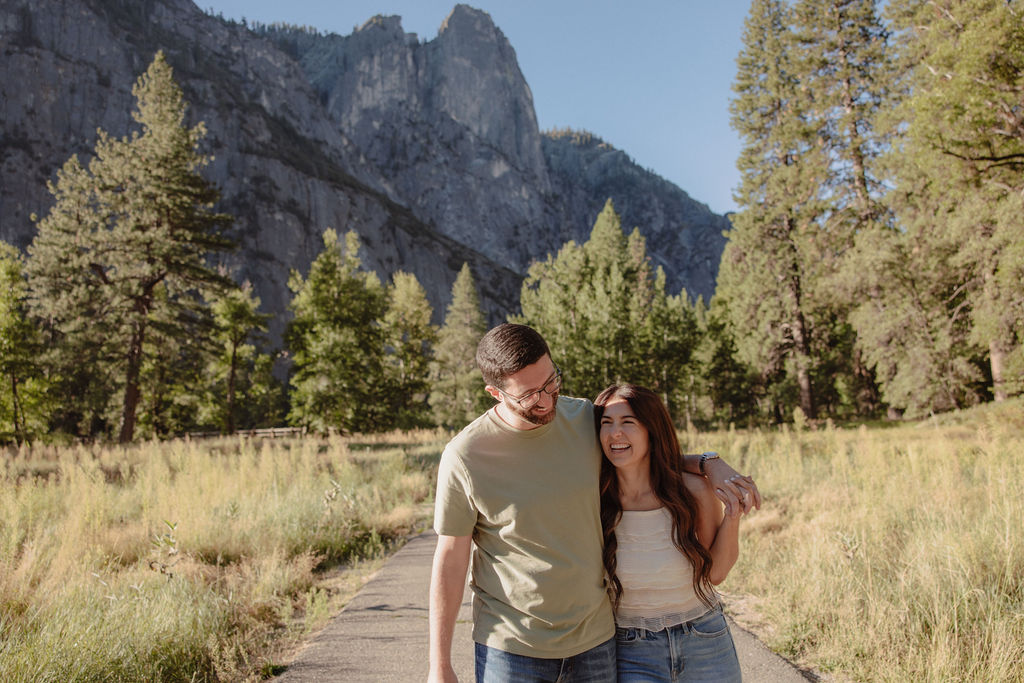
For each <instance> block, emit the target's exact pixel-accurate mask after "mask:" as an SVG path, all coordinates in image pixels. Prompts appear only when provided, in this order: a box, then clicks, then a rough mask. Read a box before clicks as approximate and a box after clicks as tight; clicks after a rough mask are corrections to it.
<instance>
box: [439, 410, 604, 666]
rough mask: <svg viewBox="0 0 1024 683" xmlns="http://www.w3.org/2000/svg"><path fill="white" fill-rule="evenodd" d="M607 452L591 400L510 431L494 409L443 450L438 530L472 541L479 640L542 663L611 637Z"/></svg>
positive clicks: (475, 632)
mask: <svg viewBox="0 0 1024 683" xmlns="http://www.w3.org/2000/svg"><path fill="white" fill-rule="evenodd" d="M601 457H602V456H601V448H600V446H599V445H598V442H597V437H596V434H595V432H594V418H593V405H592V404H591V403H590V401H586V400H583V399H576V398H567V397H561V398H559V399H558V409H557V411H556V414H555V419H554V420H552V421H551V422H550V423H548V424H546V425H543V426H541V427H537V428H536V429H531V430H519V429H514V428H512V427H510V426H508V425H507V424H505V423H504V422H503V421H502V420H501V419H500V418H498V416H497V415H496V414H495V412H494V410H493V409H492V410H489V411H487V412H486V413H484V414H483V415H481V416H480V417H479V418H477V419H476V420H475V421H474V422H473V423H472V424H470V425H469V426H467V427H466V428H465V429H464V430H462V432H460V433H459V434H458V436H456V437H455V438H454V439H452V441H451V442H450V443H449V444H448V446H447V447H446V448H445V450H444V453H443V454H442V456H441V464H440V466H439V469H438V483H437V499H436V503H435V508H434V530H435V531H437V533H438V534H441V535H446V536H468V535H470V534H472V536H473V558H472V565H471V566H472V571H471V577H472V578H471V582H470V584H471V587H472V589H473V639H474V640H475V641H476V642H479V643H483V644H485V645H488V646H490V647H493V648H497V649H499V650H504V651H506V652H511V653H514V654H520V655H527V656H530V657H542V658H563V657H572V656H574V655H577V654H579V653H581V652H584V651H586V650H589V649H590V648H592V647H595V646H597V645H600V644H601V643H603V642H605V641H606V640H608V639H609V638H611V637H612V636H614V635H615V623H614V618H613V616H612V611H611V605H610V603H609V601H608V596H607V593H606V592H605V587H604V567H603V565H602V562H601V548H602V538H601V518H600V499H599V494H598V474H599V471H600V464H601Z"/></svg>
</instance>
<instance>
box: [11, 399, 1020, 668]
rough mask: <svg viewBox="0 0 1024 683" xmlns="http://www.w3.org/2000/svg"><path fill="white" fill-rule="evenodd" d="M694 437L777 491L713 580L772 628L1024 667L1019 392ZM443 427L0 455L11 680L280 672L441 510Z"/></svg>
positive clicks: (760, 629) (869, 659) (815, 663)
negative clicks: (904, 412) (888, 421)
mask: <svg viewBox="0 0 1024 683" xmlns="http://www.w3.org/2000/svg"><path fill="white" fill-rule="evenodd" d="M680 436H681V439H682V441H683V444H684V448H686V449H687V450H690V451H697V450H706V449H716V450H718V451H720V452H721V453H722V454H723V456H725V457H726V458H727V459H728V460H729V462H731V463H733V464H734V465H736V466H737V467H738V468H739V469H740V470H741V471H744V472H749V473H751V474H753V475H754V476H755V477H756V479H757V482H758V485H759V487H760V489H761V491H762V493H763V495H764V505H763V507H762V509H761V510H760V511H757V512H754V513H752V514H751V515H750V516H749V517H747V518H746V519H745V520H744V522H743V527H742V552H741V556H740V560H739V562H738V563H737V566H736V567H735V569H734V570H733V572H732V573H731V574H730V576H729V578H728V579H727V580H726V582H725V583H724V584H723V585H722V589H723V592H724V593H725V595H726V599H727V611H730V612H732V613H733V615H734V617H735V618H736V619H737V620H738V621H739V622H740V623H741V624H742V625H744V626H746V627H748V628H750V629H751V630H753V631H754V632H755V633H757V634H758V636H760V637H761V638H762V639H763V640H764V641H765V642H766V643H767V644H768V645H769V646H771V647H772V648H773V649H775V650H776V651H778V652H780V653H781V654H783V655H784V656H786V657H788V658H790V659H791V660H793V661H795V662H797V663H799V664H800V665H801V666H803V667H806V668H807V669H810V670H814V671H816V672H819V673H822V674H825V675H827V676H828V677H830V678H831V679H832V680H836V681H908V680H913V681H977V682H979V683H980V682H981V681H985V682H986V683H988V682H990V681H1024V674H1022V673H1021V672H1022V671H1024V654H1022V653H1024V540H1022V530H1024V485H1022V481H1024V401H1021V400H1019V399H1018V400H1015V401H1011V402H1008V403H1005V404H1001V405H988V406H983V407H981V408H978V409H975V410H972V411H965V412H963V413H957V414H949V415H945V416H940V417H936V418H932V419H929V420H925V421H922V422H918V423H914V424H899V425H895V426H888V425H886V426H883V425H877V426H871V427H867V426H863V427H854V428H837V427H833V426H831V425H828V424H826V425H818V426H817V427H815V428H811V427H809V426H807V425H803V424H797V425H796V426H789V427H785V428H782V429H777V430H774V429H773V430H742V431H741V430H729V431H720V432H698V431H695V430H690V431H684V432H681V433H680ZM446 439H447V435H446V434H444V433H441V432H421V433H413V434H406V433H402V434H391V435H387V436H381V437H360V436H353V437H346V438H342V437H337V436H335V437H331V438H324V439H319V438H306V439H279V440H271V439H266V440H259V439H245V438H233V439H232V438H220V439H215V440H210V441H205V440H204V441H174V442H166V443H150V444H141V445H138V446H133V447H129V448H121V447H106V446H91V447H85V446H83V447H77V448H60V449H50V448H36V449H25V450H22V451H12V452H8V453H6V454H4V455H2V456H0V458H2V469H0V477H2V481H0V680H4V681H107V680H122V681H151V680H162V681H179V680H180V681H202V680H206V681H242V680H259V679H261V678H267V677H269V676H272V675H273V674H274V673H277V672H279V671H280V670H281V668H282V666H283V665H284V664H285V663H286V662H287V659H288V655H289V652H290V651H291V650H293V648H294V647H295V645H296V644H297V643H299V642H301V641H302V640H303V639H304V638H306V637H308V635H309V634H310V633H311V632H314V631H315V630H316V629H318V628H319V627H321V626H322V625H323V624H324V623H325V622H326V620H327V619H329V618H330V616H331V615H333V614H335V613H336V612H337V611H338V610H339V609H340V608H341V606H342V605H343V604H344V602H345V600H347V599H348V597H350V596H351V594H352V593H353V591H354V590H356V589H357V588H358V586H359V585H360V582H361V581H362V580H363V579H364V578H365V576H366V575H367V574H368V572H369V571H371V570H372V569H373V568H374V567H376V566H378V565H379V563H380V562H381V561H382V559H383V558H384V557H386V556H387V555H388V553H389V552H390V551H391V550H393V549H394V548H395V547H396V546H397V545H398V544H399V543H400V542H401V540H402V539H403V538H404V537H406V536H407V535H408V534H410V533H413V532H415V531H418V530H420V529H422V528H425V527H426V526H428V525H429V520H430V514H431V509H430V502H431V500H432V495H433V490H432V489H433V477H434V470H435V468H436V463H437V459H438V457H439V454H440V451H441V448H442V447H443V444H444V442H445V441H446ZM424 637H426V634H424Z"/></svg>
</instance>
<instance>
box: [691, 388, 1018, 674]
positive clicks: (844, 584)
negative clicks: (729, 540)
mask: <svg viewBox="0 0 1024 683" xmlns="http://www.w3.org/2000/svg"><path fill="white" fill-rule="evenodd" d="M684 436H686V437H687V438H688V439H689V440H690V441H691V442H693V443H694V444H696V443H700V444H701V446H700V447H701V448H707V447H715V448H717V449H718V450H719V451H721V452H722V453H723V455H724V456H726V457H727V458H728V459H729V460H730V462H732V463H736V464H738V467H739V469H741V471H749V472H750V473H752V474H753V475H754V476H755V477H756V479H757V481H758V486H759V488H760V489H761V491H762V493H763V494H764V498H765V500H764V505H763V507H762V509H761V510H760V511H758V512H755V513H754V514H752V515H751V516H750V517H748V518H746V521H745V522H744V527H743V528H742V531H743V535H742V544H743V545H742V553H741V556H740V561H739V563H738V564H737V566H736V568H735V569H734V570H733V572H732V574H731V575H730V577H729V579H728V581H727V582H726V584H725V585H724V588H725V590H726V591H727V592H730V591H731V592H734V593H737V594H740V595H741V596H743V597H744V598H745V599H743V600H742V603H743V607H744V609H743V610H742V614H741V615H740V619H741V621H742V620H744V619H745V620H746V621H747V625H748V626H750V627H751V629H752V630H754V631H755V632H757V633H759V634H761V635H762V637H763V638H764V639H765V640H766V642H767V643H768V644H769V645H770V646H771V647H772V648H773V649H775V650H776V651H778V652H780V653H782V654H783V655H785V656H787V657H790V658H791V659H794V660H796V661H798V662H799V663H801V664H803V665H805V666H809V667H812V668H813V669H815V670H817V671H819V672H827V673H829V674H831V675H832V676H833V678H835V679H836V680H854V681H976V682H978V683H982V682H985V683H990V682H993V681H1024V536H1022V532H1024V483H1022V482H1024V402H1021V401H1019V400H1018V401H1014V402H1012V403H1010V404H1008V405H1004V406H997V407H986V408H984V409H982V410H977V411H972V412H971V413H968V414H963V415H954V416H947V417H945V418H944V419H941V420H938V419H933V420H929V421H925V422H921V423H918V424H916V425H908V426H901V427H896V428H887V429H867V428H859V429H852V430H844V429H835V428H831V427H823V428H821V429H818V430H815V431H801V432H797V431H793V430H783V431H781V432H756V431H755V432H752V433H709V434H692V433H691V434H687V435H684Z"/></svg>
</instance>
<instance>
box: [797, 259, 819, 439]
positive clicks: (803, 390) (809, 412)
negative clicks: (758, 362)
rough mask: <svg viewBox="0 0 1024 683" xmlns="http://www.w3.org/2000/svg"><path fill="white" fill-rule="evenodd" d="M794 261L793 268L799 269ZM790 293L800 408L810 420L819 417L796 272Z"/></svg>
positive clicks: (805, 321)
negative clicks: (812, 384)
mask: <svg viewBox="0 0 1024 683" xmlns="http://www.w3.org/2000/svg"><path fill="white" fill-rule="evenodd" d="M797 268H798V267H797V266H796V264H795V263H794V265H793V270H794V271H796V270H797ZM790 289H791V291H790V295H791V296H792V298H793V325H792V327H791V330H790V334H792V335H793V351H794V354H795V359H794V360H795V361H796V383H797V386H798V387H799V388H800V410H802V411H804V416H806V417H807V419H808V420H816V419H817V418H818V413H817V409H816V407H815V404H814V387H813V386H811V344H810V334H809V332H808V330H807V319H806V318H805V317H804V312H803V311H802V310H801V308H800V306H801V298H802V297H801V288H800V280H799V276H798V275H797V274H795V273H794V275H793V276H792V278H791V280H790Z"/></svg>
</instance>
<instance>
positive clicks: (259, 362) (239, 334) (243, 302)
mask: <svg viewBox="0 0 1024 683" xmlns="http://www.w3.org/2000/svg"><path fill="white" fill-rule="evenodd" d="M208 296H209V299H210V301H209V304H210V313H211V315H212V317H213V333H212V335H211V340H210V341H211V343H212V346H213V349H212V353H211V354H210V358H209V360H208V361H207V372H206V377H207V381H208V382H209V384H208V386H207V392H206V393H207V401H206V402H205V405H204V406H203V407H204V410H203V412H204V413H205V414H206V415H209V417H211V418H213V419H214V422H215V424H218V425H219V426H220V427H221V429H222V430H223V431H224V433H225V434H232V433H234V431H235V430H236V429H238V427H239V426H240V425H241V424H242V421H243V420H245V419H246V416H248V417H249V418H250V419H251V418H252V417H256V416H258V411H257V410H254V409H253V408H254V407H255V406H254V405H252V404H254V403H258V402H257V401H254V400H253V399H254V398H255V397H254V396H253V394H257V393H265V392H269V391H272V390H273V388H274V387H273V385H271V386H261V385H262V384H265V383H266V381H267V379H268V378H266V377H262V376H261V375H264V374H265V373H261V372H260V371H261V369H262V368H263V366H265V365H269V363H270V360H269V358H261V356H265V354H261V353H260V351H259V349H258V348H257V347H256V344H255V343H253V342H255V341H256V339H257V337H258V336H260V335H261V334H263V333H265V332H266V331H267V321H268V320H269V319H270V316H269V315H268V314H266V313H260V311H259V308H260V298H259V297H258V296H256V294H255V293H254V292H253V287H252V283H250V282H249V281H248V280H246V281H245V282H243V283H242V284H241V285H240V286H238V287H231V288H229V289H225V290H214V291H213V292H211V293H210V294H209V295H208ZM211 380H212V381H211ZM271 381H272V380H271ZM275 384H276V383H275ZM240 397H241V400H239V399H240Z"/></svg>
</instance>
